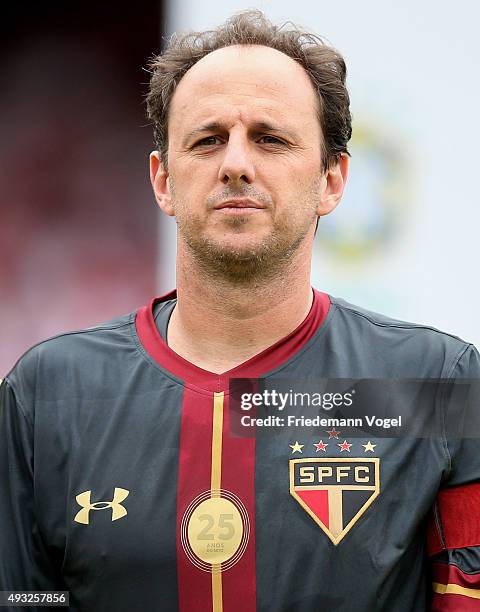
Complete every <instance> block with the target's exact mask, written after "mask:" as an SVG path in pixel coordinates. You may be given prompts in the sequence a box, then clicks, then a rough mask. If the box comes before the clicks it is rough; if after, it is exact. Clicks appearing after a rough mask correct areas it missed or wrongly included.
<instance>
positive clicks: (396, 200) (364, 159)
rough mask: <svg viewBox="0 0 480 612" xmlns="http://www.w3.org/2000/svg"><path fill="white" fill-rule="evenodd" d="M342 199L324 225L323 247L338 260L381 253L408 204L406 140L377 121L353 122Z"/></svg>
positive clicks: (321, 224)
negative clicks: (346, 178)
mask: <svg viewBox="0 0 480 612" xmlns="http://www.w3.org/2000/svg"><path fill="white" fill-rule="evenodd" d="M349 150H350V153H351V155H352V160H351V164H350V174H349V177H348V181H347V186H346V189H345V193H344V196H343V200H342V202H341V204H340V205H339V207H338V208H337V209H336V210H335V211H333V213H331V214H330V215H327V216H326V217H323V218H322V219H321V220H320V224H319V228H318V231H319V234H320V239H319V240H318V241H317V245H318V248H319V249H325V250H327V251H329V252H330V254H332V255H334V256H335V257H337V258H338V259H358V258H359V257H365V256H367V255H369V254H373V253H377V252H378V250H379V249H382V248H385V247H386V246H388V244H389V243H391V242H392V241H393V239H394V238H395V235H396V234H397V233H398V232H399V229H400V223H401V219H402V218H404V215H405V212H406V207H408V204H409V199H410V198H409V193H408V191H409V190H408V186H407V183H408V176H407V169H406V162H405V153H404V150H405V144H404V143H402V141H401V138H399V136H398V134H397V135H392V133H390V132H388V131H387V130H383V129H382V128H381V127H380V126H379V125H378V124H374V123H372V124H371V125H370V124H362V123H359V122H354V127H353V136H352V140H351V141H350V146H349Z"/></svg>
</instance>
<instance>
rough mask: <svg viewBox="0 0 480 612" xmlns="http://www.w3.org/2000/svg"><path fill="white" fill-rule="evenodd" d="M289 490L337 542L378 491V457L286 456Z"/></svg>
mask: <svg viewBox="0 0 480 612" xmlns="http://www.w3.org/2000/svg"><path fill="white" fill-rule="evenodd" d="M290 493H291V495H292V497H294V499H296V500H297V502H298V503H299V504H300V505H301V506H302V508H303V509H304V510H305V511H306V512H307V513H308V514H309V515H310V516H311V517H312V519H313V520H314V521H315V522H316V523H317V525H318V526H319V527H320V528H321V529H322V530H323V531H324V532H325V534H326V535H327V536H328V537H329V538H330V540H331V541H332V542H333V544H335V545H337V544H338V543H339V542H340V541H341V540H342V538H344V537H345V535H346V534H347V533H348V532H349V531H350V529H351V528H352V527H353V526H354V525H355V523H356V522H357V521H358V519H359V518H360V517H361V516H362V515H363V514H364V513H365V512H366V511H367V509H368V508H369V506H370V505H371V504H372V503H373V501H374V500H375V499H376V498H377V497H378V496H379V494H380V459H379V458H378V457H372V458H359V459H356V458H350V457H349V458H348V459H347V458H345V459H344V458H327V457H325V458H320V457H319V458H316V457H315V458H302V459H290Z"/></svg>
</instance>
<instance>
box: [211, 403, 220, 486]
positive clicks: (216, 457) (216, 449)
mask: <svg viewBox="0 0 480 612" xmlns="http://www.w3.org/2000/svg"><path fill="white" fill-rule="evenodd" d="M213 397H214V399H213V432H212V475H211V481H210V488H211V491H212V497H220V489H221V484H222V430H223V392H222V393H215V394H214V396H213Z"/></svg>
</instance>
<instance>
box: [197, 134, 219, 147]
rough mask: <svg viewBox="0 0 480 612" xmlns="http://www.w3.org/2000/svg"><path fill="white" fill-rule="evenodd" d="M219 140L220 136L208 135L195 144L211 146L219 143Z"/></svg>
mask: <svg viewBox="0 0 480 612" xmlns="http://www.w3.org/2000/svg"><path fill="white" fill-rule="evenodd" d="M219 142H220V139H219V138H218V136H207V137H206V138H202V140H199V141H198V142H197V143H196V145H195V146H209V145H215V144H218V143H219Z"/></svg>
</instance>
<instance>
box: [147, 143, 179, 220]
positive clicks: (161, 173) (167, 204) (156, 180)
mask: <svg viewBox="0 0 480 612" xmlns="http://www.w3.org/2000/svg"><path fill="white" fill-rule="evenodd" d="M150 182H151V183H152V187H153V193H154V194H155V199H156V200H157V204H158V205H159V206H160V210H161V211H162V212H164V213H165V214H166V215H168V216H169V217H174V216H175V211H174V209H173V206H172V197H171V195H170V185H169V178H168V172H167V171H166V170H165V168H164V167H163V164H162V162H161V161H160V155H159V153H158V151H152V152H151V153H150Z"/></svg>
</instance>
